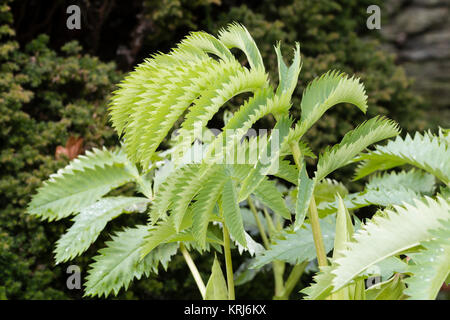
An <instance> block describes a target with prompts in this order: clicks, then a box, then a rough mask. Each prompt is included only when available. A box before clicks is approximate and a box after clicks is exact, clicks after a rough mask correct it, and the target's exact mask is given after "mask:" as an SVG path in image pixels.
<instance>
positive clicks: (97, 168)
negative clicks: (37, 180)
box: [27, 149, 137, 221]
mask: <svg viewBox="0 0 450 320" xmlns="http://www.w3.org/2000/svg"><path fill="white" fill-rule="evenodd" d="M136 175H137V171H136V168H135V167H134V166H131V165H130V164H129V163H128V162H127V159H126V157H125V155H124V154H123V153H122V152H120V151H108V150H106V149H102V150H99V149H93V150H92V151H88V152H86V155H84V156H79V157H78V158H76V159H74V160H73V161H71V162H70V163H69V165H67V166H66V167H65V168H63V169H60V170H58V172H57V173H55V174H52V175H51V176H50V178H49V179H48V180H47V181H45V182H44V184H43V185H42V186H41V187H40V188H39V189H38V192H37V194H36V195H34V196H33V198H32V200H31V202H30V204H29V205H28V208H27V211H28V213H30V214H33V215H36V216H38V217H41V218H42V219H48V220H49V221H52V220H59V219H62V218H65V217H67V216H69V215H71V214H73V213H78V212H80V210H82V209H83V208H85V207H87V206H89V205H91V204H93V203H95V202H96V201H97V200H99V199H100V198H101V197H103V196H104V195H105V194H107V193H108V192H109V191H111V190H112V189H114V188H117V187H119V186H121V185H123V184H125V183H127V182H130V181H132V180H133V179H134V178H135V177H136Z"/></svg>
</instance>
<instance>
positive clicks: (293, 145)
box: [290, 142, 302, 171]
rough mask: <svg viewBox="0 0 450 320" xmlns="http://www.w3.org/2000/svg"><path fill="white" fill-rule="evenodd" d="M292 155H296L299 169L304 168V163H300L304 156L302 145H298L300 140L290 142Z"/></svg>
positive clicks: (295, 158)
mask: <svg viewBox="0 0 450 320" xmlns="http://www.w3.org/2000/svg"><path fill="white" fill-rule="evenodd" d="M290 147H291V151H292V156H293V157H294V161H295V164H296V165H297V169H298V171H300V170H301V169H302V164H301V163H300V159H301V158H302V152H301V151H300V147H299V146H298V142H296V143H291V144H290Z"/></svg>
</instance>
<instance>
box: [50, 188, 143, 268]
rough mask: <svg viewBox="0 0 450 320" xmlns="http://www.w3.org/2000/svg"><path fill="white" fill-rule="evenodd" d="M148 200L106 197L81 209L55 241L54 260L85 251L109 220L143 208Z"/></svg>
mask: <svg viewBox="0 0 450 320" xmlns="http://www.w3.org/2000/svg"><path fill="white" fill-rule="evenodd" d="M148 202H149V200H148V199H146V198H139V197H107V198H102V199H100V200H99V201H97V202H95V203H94V204H92V205H90V206H88V207H86V208H84V209H82V210H81V211H80V213H79V214H78V215H76V216H75V218H74V219H73V221H74V224H73V225H72V226H71V227H70V228H69V229H68V230H67V232H66V233H65V234H63V235H62V237H61V238H60V239H59V240H58V241H57V243H56V249H55V260H56V262H57V263H60V262H64V261H67V260H71V259H73V258H75V257H76V256H78V255H80V254H81V253H83V252H85V251H86V250H87V249H88V248H89V246H90V245H91V244H92V243H94V241H95V240H96V239H97V237H98V236H99V234H100V232H101V231H102V230H103V229H104V228H105V226H106V224H107V223H108V222H109V221H110V220H112V219H115V218H116V217H117V216H119V215H120V214H122V212H133V211H140V210H142V209H145V208H146V207H147V203H148ZM142 206H144V207H143V208H142Z"/></svg>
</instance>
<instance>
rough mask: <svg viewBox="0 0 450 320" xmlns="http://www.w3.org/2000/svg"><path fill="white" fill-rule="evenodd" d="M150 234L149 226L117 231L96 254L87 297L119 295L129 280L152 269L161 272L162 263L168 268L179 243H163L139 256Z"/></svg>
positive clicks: (88, 278)
mask: <svg viewBox="0 0 450 320" xmlns="http://www.w3.org/2000/svg"><path fill="white" fill-rule="evenodd" d="M148 233H149V230H148V226H145V225H140V226H137V227H136V228H128V229H125V230H124V231H121V232H118V233H117V234H116V235H115V236H113V237H112V241H108V242H107V243H106V244H107V247H106V248H103V249H100V250H99V255H97V256H95V257H94V260H95V262H94V263H93V264H91V266H90V267H91V269H90V270H89V271H88V276H87V281H86V283H85V286H86V290H85V296H99V297H101V296H102V295H104V296H105V297H106V296H108V295H109V294H110V293H111V292H113V293H114V295H117V293H118V292H119V290H120V289H121V288H122V287H124V288H125V290H126V289H127V288H128V286H129V284H130V282H131V281H132V280H133V279H134V278H136V279H140V278H141V277H142V276H143V275H145V276H148V275H149V274H150V272H155V273H157V272H158V266H159V264H161V265H162V266H163V267H164V268H167V265H168V262H169V261H170V260H171V257H172V256H173V255H174V254H176V252H177V249H178V244H177V243H170V244H162V245H160V246H158V247H157V248H156V249H154V250H152V251H151V253H149V254H148V255H146V256H145V258H144V259H143V260H141V259H140V250H141V246H142V242H143V240H144V237H145V236H147V235H148Z"/></svg>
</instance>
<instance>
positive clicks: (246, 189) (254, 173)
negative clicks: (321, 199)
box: [239, 117, 292, 201]
mask: <svg viewBox="0 0 450 320" xmlns="http://www.w3.org/2000/svg"><path fill="white" fill-rule="evenodd" d="M291 124H292V120H291V119H290V118H289V117H283V118H281V119H280V120H279V121H278V122H277V123H276V125H275V127H274V129H273V130H272V134H271V136H270V138H269V139H268V142H267V154H266V152H263V154H262V155H261V156H260V157H259V159H258V162H257V163H256V165H255V166H254V168H253V169H252V170H251V172H250V173H249V175H248V176H247V178H245V180H244V181H243V182H242V186H241V189H240V192H239V201H242V200H245V199H247V198H248V196H249V195H250V194H251V193H252V192H253V190H255V189H256V188H257V187H258V185H259V184H260V183H261V181H263V179H264V177H265V176H266V175H268V174H271V173H272V172H273V173H275V172H276V171H278V170H274V166H275V165H278V160H279V157H280V152H281V145H282V143H283V141H284V139H285V138H286V137H287V135H288V133H289V128H290V126H291Z"/></svg>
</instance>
